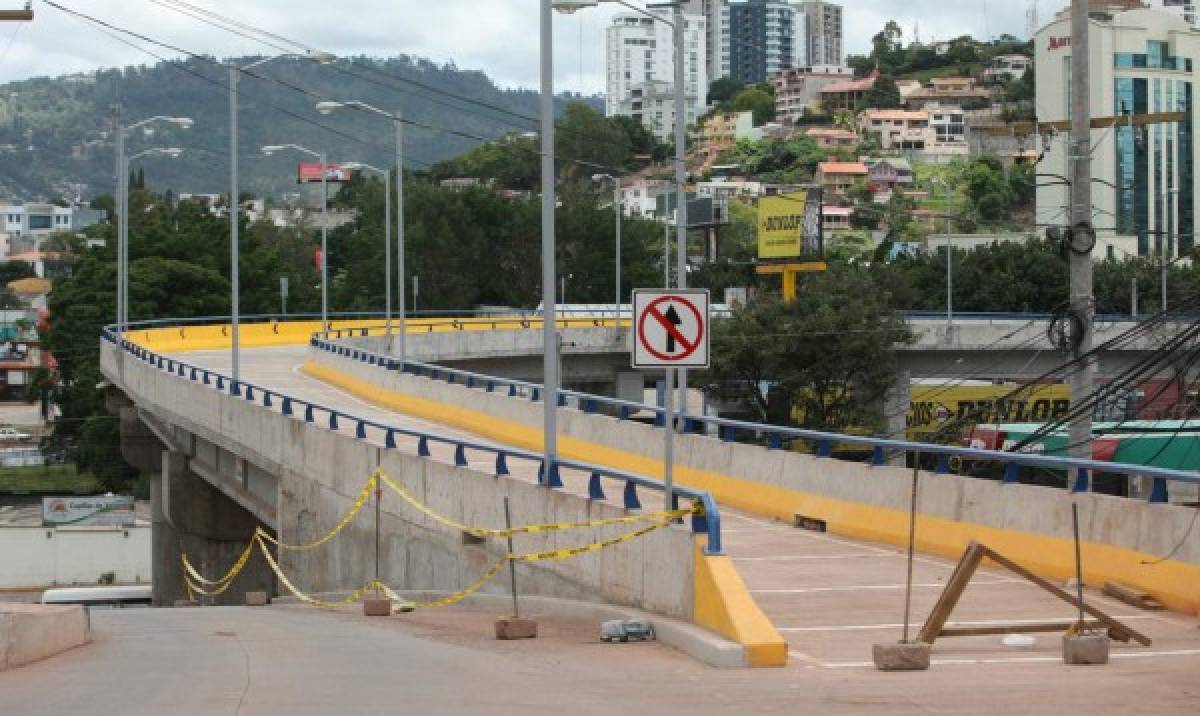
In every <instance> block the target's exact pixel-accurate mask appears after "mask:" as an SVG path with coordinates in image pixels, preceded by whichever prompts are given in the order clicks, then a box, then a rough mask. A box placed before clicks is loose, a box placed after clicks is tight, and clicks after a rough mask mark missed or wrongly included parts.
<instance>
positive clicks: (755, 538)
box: [187, 346, 1200, 678]
mask: <svg viewBox="0 0 1200 716" xmlns="http://www.w3.org/2000/svg"><path fill="white" fill-rule="evenodd" d="M308 358H309V349H308V348H307V347H306V346H303V347H302V346H283V347H273V348H256V349H247V350H244V351H243V353H242V373H243V378H244V379H245V380H247V381H250V382H253V383H256V384H258V385H261V386H263V387H267V388H270V389H273V390H278V391H280V392H282V393H287V394H290V395H292V396H294V397H296V398H300V399H305V400H311V401H314V402H319V403H325V404H332V405H338V406H340V407H341V408H343V409H345V410H346V411H347V412H352V413H355V414H357V415H360V416H362V417H367V418H375V419H379V420H381V421H384V422H387V423H389V424H392V425H395V426H398V427H412V428H417V429H422V430H427V431H430V432H435V433H439V434H442V435H447V436H458V437H463V438H470V439H472V440H475V441H477V442H492V443H493V444H495V443H494V441H490V440H488V439H487V438H484V437H480V436H478V435H474V434H471V433H468V432H466V431H463V430H460V429H458V428H455V427H453V426H449V425H445V424H442V423H437V422H431V421H428V420H424V419H421V418H418V417H414V416H412V415H407V414H404V413H400V412H395V411H392V410H387V409H384V408H381V407H378V406H377V405H374V404H373V403H372V402H370V401H369V400H364V399H363V398H362V397H358V396H355V395H351V394H349V393H347V392H345V391H343V390H341V389H339V388H337V387H333V386H331V385H328V384H326V383H324V382H321V381H318V380H316V379H314V378H312V377H309V376H308V375H306V374H305V373H303V372H302V371H301V370H300V368H301V366H302V365H303V364H304V363H305V361H306V360H307V359H308ZM187 360H188V361H189V362H192V363H195V364H197V365H201V366H204V367H208V368H210V369H213V370H218V371H221V372H227V369H228V367H229V354H228V352H226V351H202V352H191V353H189V354H188V355H187ZM368 397H369V396H368ZM339 427H340V429H341V430H342V431H346V432H347V434H353V431H354V426H353V425H351V424H349V421H343V424H341V425H340V426H339ZM367 439H368V440H370V441H373V442H376V443H377V444H379V445H382V444H383V440H384V436H383V435H382V433H378V434H375V433H373V432H372V431H368V438H367ZM398 442H399V447H400V448H401V449H405V448H407V449H408V450H410V451H415V441H412V440H409V441H408V442H407V443H405V442H403V440H400V441H398ZM431 449H432V451H433V455H432V458H433V459H435V460H440V461H444V462H447V463H451V464H452V463H453V459H454V458H453V451H452V448H451V447H449V446H441V447H439V446H437V445H436V444H434V445H432V446H431ZM468 457H470V451H468ZM510 468H511V469H512V470H513V473H514V474H513V476H514V477H517V478H520V479H524V480H528V481H535V480H536V472H535V468H532V467H529V466H525V467H524V468H522V466H521V465H520V464H519V463H514V464H512V465H510ZM585 480H586V478H585V477H584V478H580V477H579V476H571V475H565V476H564V482H565V483H566V487H565V489H566V490H568V491H571V492H575V493H577V494H581V495H586V494H587V489H586V484H585ZM646 497H647V496H644V499H645V498H646ZM722 514H723V518H724V525H725V529H724V534H725V535H727V536H726V537H725V542H724V545H725V550H726V552H727V553H728V554H729V555H731V557H732V558H733V560H734V562H735V564H736V565H737V567H738V570H739V572H740V573H741V575H742V577H743V579H744V580H745V582H746V584H747V587H748V588H749V589H750V591H751V593H752V595H753V596H754V597H755V599H756V600H757V601H758V603H759V605H760V606H761V607H762V608H763V610H764V611H765V612H766V614H767V616H768V617H769V618H770V619H771V620H772V621H773V622H774V624H775V626H776V627H777V628H779V630H780V631H781V632H782V633H783V635H784V636H785V637H786V639H787V640H788V643H789V648H790V656H791V662H792V666H793V667H796V668H815V669H835V670H836V669H850V670H868V669H870V668H871V667H870V647H871V644H872V643H874V642H878V641H887V640H894V639H898V638H899V635H900V627H899V621H900V619H901V617H902V613H903V598H904V590H903V583H904V559H903V554H902V553H901V552H900V551H899V550H897V549H895V548H893V547H889V546H884V545H879V544H875V543H871V542H866V541H861V540H854V539H846V538H843V537H835V536H832V535H828V534H819V533H814V532H808V531H804V530H798V529H795V528H793V527H790V526H786V525H783V524H781V523H779V522H775V521H772V520H770V519H766V518H763V517H759V516H756V515H752V514H750V513H747V512H737V511H733V510H731V509H730V508H729V507H728V506H726V505H724V504H723V505H722ZM952 569H953V563H952V561H950V560H947V559H943V558H938V557H928V556H923V557H921V558H920V559H919V561H918V563H917V566H916V571H915V583H916V585H917V586H916V588H915V590H914V607H913V614H914V620H915V621H916V622H918V623H917V625H916V626H914V630H915V629H916V628H919V622H920V621H921V620H923V618H924V616H925V615H926V614H928V612H929V609H930V608H931V607H932V605H933V602H934V601H935V599H936V598H937V595H938V594H939V592H940V588H941V586H942V585H943V583H944V582H945V580H946V579H947V578H948V577H949V575H950V573H951V571H952ZM1088 598H1089V600H1092V601H1095V603H1097V604H1098V605H1100V606H1101V608H1102V609H1106V610H1107V611H1108V612H1109V613H1110V614H1113V615H1117V616H1120V617H1126V618H1128V619H1129V622H1130V625H1131V626H1133V627H1134V628H1136V629H1139V630H1141V631H1143V632H1144V633H1146V634H1148V635H1149V636H1151V637H1152V638H1154V640H1155V644H1154V646H1153V647H1152V648H1144V647H1138V646H1125V645H1118V644H1114V660H1115V661H1116V662H1117V663H1118V664H1126V663H1128V664H1129V666H1122V667H1121V668H1129V669H1146V670H1147V672H1151V671H1152V672H1153V673H1155V674H1158V675H1159V676H1158V677H1156V678H1160V677H1161V676H1162V675H1164V674H1168V673H1172V674H1176V673H1177V674H1180V675H1182V674H1184V673H1187V672H1189V671H1190V672H1191V673H1194V670H1195V669H1196V668H1197V666H1200V630H1197V628H1196V627H1197V622H1196V620H1195V619H1193V618H1190V617H1184V616H1179V615H1174V614H1166V613H1157V614H1154V613H1138V611H1137V610H1135V609H1133V608H1131V607H1127V606H1124V605H1120V604H1118V603H1116V602H1113V601H1111V600H1108V599H1105V598H1103V597H1099V596H1098V595H1096V594H1094V593H1093V594H1089V597H1088ZM1071 617H1072V609H1071V607H1070V606H1069V605H1067V604H1065V603H1063V602H1061V601H1058V600H1057V599H1055V598H1053V597H1050V596H1049V595H1047V594H1046V593H1045V592H1042V591H1041V590H1040V589H1038V588H1036V587H1034V586H1032V585H1030V584H1028V583H1026V582H1024V581H1022V580H1019V579H1017V578H1015V577H1014V576H1012V575H1009V574H1007V573H1001V572H996V571H988V570H981V572H980V573H979V575H978V576H977V577H976V579H975V580H974V582H973V583H972V586H971V587H970V588H969V589H968V590H967V593H966V595H965V596H964V598H963V601H962V602H961V603H960V605H959V607H958V609H957V610H956V612H955V615H954V617H953V620H954V621H956V622H961V623H962V625H964V626H966V625H984V624H995V623H997V622H1010V621H1023V620H1024V621H1040V620H1046V619H1054V620H1066V619H1070V618H1071ZM935 655H936V656H935V664H937V663H940V664H945V665H954V666H955V667H956V668H962V669H964V670H967V671H970V672H972V673H975V672H978V673H981V674H982V673H983V672H985V671H987V670H990V669H995V668H999V667H1003V668H1004V669H1006V670H1014V669H1015V670H1018V671H1020V672H1022V673H1036V671H1037V669H1036V668H1034V667H1037V666H1039V665H1041V666H1043V667H1049V666H1051V664H1052V663H1053V662H1059V661H1060V656H1061V651H1060V646H1059V643H1058V638H1057V636H1040V637H1039V638H1038V642H1037V645H1036V646H1035V647H1033V648H1030V649H1022V650H1012V649H1009V648H1007V647H1002V646H1000V642H999V637H966V638H957V639H948V640H943V641H940V642H939V643H938V645H937V648H936V651H935ZM1150 664H1153V666H1150ZM1030 669H1031V671H1027V670H1030ZM1181 678H1182V677H1181Z"/></svg>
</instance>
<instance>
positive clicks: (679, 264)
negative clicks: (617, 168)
mask: <svg viewBox="0 0 1200 716" xmlns="http://www.w3.org/2000/svg"><path fill="white" fill-rule="evenodd" d="M674 10H675V13H674V18H675V26H674V28H673V30H674V32H675V184H676V187H675V191H676V197H675V201H676V204H677V205H678V208H677V210H676V226H675V243H676V246H675V251H676V254H677V255H676V256H675V266H676V271H678V272H679V273H678V275H677V276H676V277H675V285H676V286H678V287H679V289H680V290H683V289H685V288H687V227H688V218H687V184H686V182H687V102H686V99H685V97H686V94H687V93H686V92H685V91H684V90H685V89H686V87H685V84H684V83H685V81H686V76H687V73H686V72H685V67H684V57H685V56H686V55H685V49H686V48H685V47H684V42H685V35H684V19H683V3H682V2H681V1H680V0H676V1H675V7H674ZM676 373H677V375H678V380H679V415H680V417H681V418H683V416H686V415H687V410H688V405H687V392H688V376H687V370H686V369H684V368H677V369H676ZM669 388H670V386H669V385H668V389H669ZM673 418H674V416H673V415H670V414H669V413H668V415H667V426H666V429H667V430H675V429H676V426H675V424H674V423H673ZM682 422H684V420H683V419H681V420H680V423H682ZM678 427H679V428H682V427H683V425H682V424H681V425H679V426H678ZM674 497H675V496H674V494H673V492H672V489H671V482H670V481H668V482H667V489H666V507H665V509H667V510H673V509H675V499H674Z"/></svg>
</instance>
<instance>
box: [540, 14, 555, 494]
mask: <svg viewBox="0 0 1200 716" xmlns="http://www.w3.org/2000/svg"><path fill="white" fill-rule="evenodd" d="M540 20H541V21H540V24H541V51H540V55H541V83H542V87H541V90H542V96H541V113H542V116H541V120H542V376H543V385H542V392H544V393H545V395H543V396H542V402H543V403H544V405H543V406H542V407H543V418H542V422H543V432H544V433H545V437H544V438H543V440H544V442H543V452H544V457H543V464H542V479H543V484H545V485H551V484H553V483H554V474H555V472H556V471H557V470H558V466H557V462H558V389H559V386H558V379H559V375H558V319H557V313H558V311H557V310H556V309H557V306H556V305H555V298H554V275H555V273H556V272H557V269H558V267H557V265H556V264H555V261H556V257H557V251H556V250H555V235H554V206H555V195H554V180H555V174H554V2H553V0H542V3H541V14H540Z"/></svg>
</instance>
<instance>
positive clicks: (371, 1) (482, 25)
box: [0, 0, 1063, 94]
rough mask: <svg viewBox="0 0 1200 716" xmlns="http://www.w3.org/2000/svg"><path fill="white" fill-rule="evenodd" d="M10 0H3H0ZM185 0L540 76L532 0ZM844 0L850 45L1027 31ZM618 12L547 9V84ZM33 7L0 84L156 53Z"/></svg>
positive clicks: (581, 73) (598, 76) (182, 29)
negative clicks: (551, 68)
mask: <svg viewBox="0 0 1200 716" xmlns="http://www.w3.org/2000/svg"><path fill="white" fill-rule="evenodd" d="M56 1H60V4H62V5H64V6H66V7H69V8H72V9H75V10H78V11H80V12H86V13H87V14H89V15H93V16H96V17H98V18H101V19H103V20H105V21H108V22H111V23H113V24H115V25H118V26H121V27H124V28H127V29H130V30H134V31H137V32H140V33H143V34H146V35H148V36H151V37H153V38H154V39H156V40H161V41H164V42H169V43H171V44H176V45H178V46H180V47H182V48H184V49H187V50H192V51H196V52H202V53H205V54H211V55H216V56H219V57H225V56H231V55H250V54H260V53H270V52H273V51H274V50H273V49H272V48H270V47H267V46H265V45H263V44H262V43H260V42H257V41H254V40H250V39H247V38H244V37H239V36H237V35H234V34H230V33H228V32H225V31H222V30H218V29H216V28H213V27H211V26H209V25H206V24H204V23H202V22H200V21H198V20H196V19H194V18H190V17H186V16H184V15H181V14H179V13H177V12H174V11H172V10H169V9H166V8H165V7H163V6H161V5H159V4H156V3H154V2H152V1H151V0H56ZM19 2H20V0H0V6H7V5H14V6H15V5H18V4H19ZM164 2H165V0H164ZM191 2H192V4H194V5H198V6H200V7H203V8H206V9H209V10H212V11H214V12H218V13H221V14H224V15H230V16H234V17H236V18H237V19H238V20H239V21H241V22H244V23H246V24H249V25H254V26H257V27H262V28H265V29H268V30H270V31H272V32H275V33H278V34H279V35H283V36H286V37H288V38H291V39H294V40H297V41H300V42H303V43H305V44H306V45H311V46H314V47H318V48H321V49H324V50H328V51H331V52H335V53H338V54H353V55H358V54H365V55H375V56H385V55H396V54H409V55H415V56H420V57H427V58H429V59H431V60H434V61H439V62H447V61H451V60H452V61H454V62H455V63H456V64H457V65H458V66H459V67H460V68H469V69H478V70H482V71H484V72H486V73H487V74H488V75H489V76H491V77H492V78H493V79H494V80H495V81H496V82H497V83H499V84H501V85H504V86H527V87H534V86H536V85H537V81H538V78H537V71H538V1H537V0H391V1H390V2H386V3H385V2H378V0H340V1H339V2H330V1H329V0H320V1H318V0H242V1H241V2H238V3H229V2H217V1H216V0H191ZM1062 4H1063V2H1062V0H1052V2H1050V3H1047V2H1045V1H1044V0H1043V2H1042V5H1043V8H1042V13H1043V18H1048V17H1049V16H1050V15H1051V13H1053V12H1054V11H1055V10H1057V9H1058V7H1060V6H1061V5H1062ZM843 5H844V7H845V13H846V45H847V49H848V50H849V51H850V52H863V51H865V50H866V49H867V48H868V47H869V44H870V38H871V36H872V35H874V34H875V33H876V32H878V31H879V29H880V28H881V27H882V26H883V24H884V23H885V22H886V21H887V20H889V19H895V20H896V21H897V22H899V23H900V24H901V26H902V27H903V28H904V31H905V34H906V37H909V38H911V36H912V34H913V31H914V28H915V27H917V26H919V28H920V34H921V37H922V39H924V40H929V39H931V38H935V37H936V38H946V37H953V36H958V35H962V34H972V35H975V36H977V37H982V36H983V35H984V34H985V32H990V33H991V34H992V35H998V34H1000V33H1005V32H1007V33H1011V34H1014V35H1018V36H1021V35H1023V34H1024V26H1025V22H1024V3H1023V2H1020V1H1019V0H1007V2H1005V1H1003V0H969V1H968V2H960V3H957V4H950V3H946V2H945V0H909V1H908V2H905V3H903V7H897V5H898V3H896V2H894V0H845V1H844V3H843ZM1046 5H1052V6H1053V7H1045V6H1046ZM985 7H986V12H985V11H984V10H985ZM619 9H620V8H616V7H615V6H614V7H601V8H597V9H593V10H587V11H582V12H579V13H576V14H575V15H573V16H565V15H556V16H555V74H556V77H555V83H556V88H557V89H558V90H559V91H579V90H580V89H582V90H583V91H585V92H586V93H589V94H590V93H594V92H600V91H602V90H603V84H604V28H605V26H606V25H607V24H608V20H609V18H611V17H612V16H613V15H614V14H616V12H617V11H618V10H619ZM35 12H36V18H35V20H34V22H33V23H31V24H27V25H16V24H14V26H13V28H12V29H10V28H8V27H0V53H3V50H4V47H5V46H6V45H7V44H8V43H9V40H10V38H11V39H12V45H11V47H10V48H9V51H8V53H7V55H3V59H0V82H7V81H11V80H17V79H24V78H27V77H33V76H42V75H58V74H65V73H71V72H80V71H86V70H91V69H95V68H97V67H111V66H119V65H130V64H145V63H149V62H153V61H154V60H153V59H152V58H150V57H149V56H147V55H145V54H143V53H141V52H139V51H137V50H135V49H133V48H130V47H128V46H126V45H123V44H121V43H120V42H118V41H116V40H114V39H112V38H110V37H107V36H105V35H104V34H102V33H101V32H99V31H98V30H96V29H95V28H94V27H92V26H91V25H89V24H87V23H84V22H82V21H80V20H78V19H75V18H72V17H70V16H68V15H66V14H64V13H63V12H61V11H60V10H57V9H55V8H53V7H51V6H49V5H47V4H45V3H44V2H39V3H36V4H35ZM14 33H15V35H14ZM154 49H155V51H156V52H158V53H160V54H162V53H163V52H164V51H163V50H161V48H154ZM166 54H170V53H166ZM581 59H582V62H581ZM581 77H582V79H581Z"/></svg>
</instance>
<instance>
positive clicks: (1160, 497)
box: [1150, 477, 1170, 504]
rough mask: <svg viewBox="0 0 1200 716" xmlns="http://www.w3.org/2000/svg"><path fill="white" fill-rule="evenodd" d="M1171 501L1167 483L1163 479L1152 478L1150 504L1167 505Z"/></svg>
mask: <svg viewBox="0 0 1200 716" xmlns="http://www.w3.org/2000/svg"><path fill="white" fill-rule="evenodd" d="M1169 500H1170V495H1168V494H1167V481H1166V479H1165V478H1162V477H1155V478H1152V481H1151V483H1150V502H1152V503H1154V504H1165V503H1166V502H1168V501H1169Z"/></svg>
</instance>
